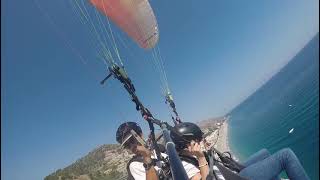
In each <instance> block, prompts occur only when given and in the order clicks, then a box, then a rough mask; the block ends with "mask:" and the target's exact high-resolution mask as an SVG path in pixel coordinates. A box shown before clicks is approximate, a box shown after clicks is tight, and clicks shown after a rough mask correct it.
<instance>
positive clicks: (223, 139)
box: [215, 121, 239, 161]
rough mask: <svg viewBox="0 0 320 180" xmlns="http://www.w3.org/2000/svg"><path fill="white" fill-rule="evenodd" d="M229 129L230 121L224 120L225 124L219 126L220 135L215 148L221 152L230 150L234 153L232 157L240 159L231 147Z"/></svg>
mask: <svg viewBox="0 0 320 180" xmlns="http://www.w3.org/2000/svg"><path fill="white" fill-rule="evenodd" d="M229 130H230V129H229V124H228V122H227V121H224V122H223V124H222V125H221V126H220V127H219V136H218V141H217V143H216V145H215V148H216V149H217V150H219V151H220V152H226V151H228V152H230V153H231V154H232V158H233V159H235V160H236V161H238V160H239V159H238V158H237V157H236V156H235V155H234V153H232V151H231V149H230V144H229V143H230V142H229Z"/></svg>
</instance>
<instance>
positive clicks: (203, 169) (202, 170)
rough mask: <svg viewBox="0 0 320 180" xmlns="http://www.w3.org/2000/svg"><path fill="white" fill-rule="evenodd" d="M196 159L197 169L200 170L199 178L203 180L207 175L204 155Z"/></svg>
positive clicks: (207, 170) (207, 168)
mask: <svg viewBox="0 0 320 180" xmlns="http://www.w3.org/2000/svg"><path fill="white" fill-rule="evenodd" d="M197 158H198V162H199V169H200V174H201V178H202V179H203V180H205V179H206V178H207V176H208V174H209V166H208V162H207V160H206V158H205V156H204V155H203V156H200V157H197Z"/></svg>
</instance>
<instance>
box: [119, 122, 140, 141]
mask: <svg viewBox="0 0 320 180" xmlns="http://www.w3.org/2000/svg"><path fill="white" fill-rule="evenodd" d="M131 129H132V130H134V131H135V132H136V133H137V134H139V135H141V134H142V130H141V128H140V126H139V125H138V124H137V123H135V122H125V123H123V124H121V125H120V126H119V128H118V130H117V133H116V140H117V141H118V143H120V144H122V142H123V140H124V139H126V137H128V136H129V135H130V134H131V133H130V131H131Z"/></svg>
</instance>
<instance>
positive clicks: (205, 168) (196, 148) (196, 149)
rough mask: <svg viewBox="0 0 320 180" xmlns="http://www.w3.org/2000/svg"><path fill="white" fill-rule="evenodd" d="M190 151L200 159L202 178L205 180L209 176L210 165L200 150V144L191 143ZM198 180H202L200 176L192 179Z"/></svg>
mask: <svg viewBox="0 0 320 180" xmlns="http://www.w3.org/2000/svg"><path fill="white" fill-rule="evenodd" d="M188 151H189V152H190V153H191V154H192V155H195V156H196V157H197V159H198V163H199V167H198V168H199V169H200V175H201V176H200V178H201V179H202V180H205V179H206V178H207V176H208V174H209V165H208V162H207V160H206V158H205V156H204V153H203V152H202V151H201V148H200V144H199V143H196V142H194V141H191V143H190V145H189V146H188ZM194 178H196V179H200V178H199V175H197V176H196V177H192V180H195V179H194Z"/></svg>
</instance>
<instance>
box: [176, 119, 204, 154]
mask: <svg viewBox="0 0 320 180" xmlns="http://www.w3.org/2000/svg"><path fill="white" fill-rule="evenodd" d="M177 132H178V133H177ZM202 136H203V132H202V131H201V129H200V128H199V126H197V125H196V124H194V123H190V122H183V123H179V124H177V125H176V126H175V127H174V131H171V132H170V137H171V139H172V141H173V142H174V143H175V145H176V148H177V150H182V149H184V148H186V147H187V144H189V143H190V142H191V140H194V141H198V142H200V141H201V140H202V139H203V137H202Z"/></svg>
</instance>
